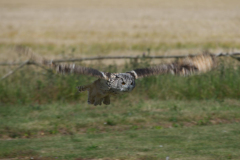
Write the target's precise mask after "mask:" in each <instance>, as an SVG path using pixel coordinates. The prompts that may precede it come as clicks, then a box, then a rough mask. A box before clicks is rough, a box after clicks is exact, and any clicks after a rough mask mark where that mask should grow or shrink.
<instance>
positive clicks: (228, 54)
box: [0, 53, 240, 66]
mask: <svg viewBox="0 0 240 160" xmlns="http://www.w3.org/2000/svg"><path fill="white" fill-rule="evenodd" d="M197 55H198V54H192V55H191V56H192V57H194V56H197ZM212 55H213V56H216V57H223V56H236V55H240V53H218V54H212ZM188 56H189V54H188V55H172V56H144V55H143V56H104V57H89V58H75V59H56V60H52V61H49V64H52V63H60V62H81V61H91V60H103V59H138V58H145V59H165V58H185V57H188ZM21 64H22V62H20V63H0V66H8V65H21ZM31 64H34V63H28V64H27V65H31Z"/></svg>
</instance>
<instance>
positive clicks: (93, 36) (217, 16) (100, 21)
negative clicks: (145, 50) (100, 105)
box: [0, 0, 240, 57]
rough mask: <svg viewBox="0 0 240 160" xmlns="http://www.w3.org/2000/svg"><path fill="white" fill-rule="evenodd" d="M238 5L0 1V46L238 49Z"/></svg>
mask: <svg viewBox="0 0 240 160" xmlns="http://www.w3.org/2000/svg"><path fill="white" fill-rule="evenodd" d="M239 5H240V1H239V0H211V1H208V0H202V1H192V0H177V1H176V0H169V1H167V0H148V1H145V0H122V1H112V0H101V1H98V0H68V1H67V0H41V1H32V0H18V1H16V0H0V18H1V23H0V30H1V32H0V44H1V45H2V46H6V45H10V46H11V47H12V45H16V44H27V45H35V46H38V45H54V46H55V53H59V52H60V51H61V50H66V46H70V45H75V46H78V45H80V44H81V45H83V47H80V48H79V49H78V50H77V51H78V53H81V55H85V56H86V54H87V50H88V46H94V45H97V46H100V48H101V46H104V47H108V46H107V45H110V46H111V47H112V49H108V51H106V49H104V48H103V49H102V50H101V49H97V50H91V52H92V54H104V53H105V52H107V54H111V55H116V54H118V55H119V54H122V55H127V54H132V55H136V54H139V51H140V50H141V49H142V48H141V46H144V45H146V46H154V47H155V48H157V47H158V46H159V45H169V46H170V48H171V46H176V45H178V44H181V45H186V46H190V47H180V48H177V47H173V49H171V50H169V48H168V49H162V48H161V49H155V52H154V53H153V54H155V55H159V54H182V53H184V54H186V53H193V52H194V53H196V52H201V50H202V49H203V47H202V46H206V44H210V47H209V48H210V49H211V46H212V45H214V48H213V49H212V50H213V51H216V52H217V51H223V50H224V49H226V48H225V47H224V46H227V48H234V49H238V48H239V45H238V43H240V30H239V26H240V10H239ZM63 45H64V46H65V48H64V47H63V48H61V46H63ZM59 46H60V47H59ZM136 46H137V47H139V48H140V49H138V50H135V49H134V47H136ZM6 48H9V46H7V47H1V48H0V51H1V52H5V53H6V51H7V49H6ZM59 48H60V49H59ZM81 48H83V49H81ZM84 48H85V49H84ZM119 48H120V49H119ZM35 51H37V52H40V53H41V54H51V52H50V51H51V50H50V51H48V50H43V49H42V50H41V49H39V48H37V47H36V48H35ZM49 52H50V53H49ZM88 54H89V53H88ZM81 55H80V56H81ZM0 57H4V56H0ZM78 57H79V55H78Z"/></svg>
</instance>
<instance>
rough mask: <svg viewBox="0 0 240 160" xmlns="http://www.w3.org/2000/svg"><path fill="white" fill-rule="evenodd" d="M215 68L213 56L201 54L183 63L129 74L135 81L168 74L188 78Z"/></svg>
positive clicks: (144, 69) (134, 71)
mask: <svg viewBox="0 0 240 160" xmlns="http://www.w3.org/2000/svg"><path fill="white" fill-rule="evenodd" d="M215 66H216V61H215V58H214V57H213V56H212V55H210V54H201V55H199V56H196V57H187V58H184V59H183V60H181V61H177V62H173V63H169V64H161V65H158V66H154V67H149V68H140V69H135V70H132V71H130V72H128V73H130V74H132V75H133V76H134V77H135V79H138V78H142V77H147V76H152V75H158V74H166V73H172V74H174V75H184V76H187V75H192V74H198V73H204V72H207V71H210V70H211V69H212V68H214V67H215Z"/></svg>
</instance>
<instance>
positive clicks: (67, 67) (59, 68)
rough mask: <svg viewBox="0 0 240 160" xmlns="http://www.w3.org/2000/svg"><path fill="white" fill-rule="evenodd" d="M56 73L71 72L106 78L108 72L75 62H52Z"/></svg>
mask: <svg viewBox="0 0 240 160" xmlns="http://www.w3.org/2000/svg"><path fill="white" fill-rule="evenodd" d="M53 67H54V68H55V69H56V72H57V73H63V74H64V73H73V74H83V75H88V76H93V77H96V78H101V79H106V80H108V78H109V75H110V73H104V72H101V71H99V70H97V69H93V68H88V67H83V66H79V65H75V64H53Z"/></svg>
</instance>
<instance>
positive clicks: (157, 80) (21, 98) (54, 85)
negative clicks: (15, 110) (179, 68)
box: [0, 59, 240, 104]
mask: <svg viewBox="0 0 240 160" xmlns="http://www.w3.org/2000/svg"><path fill="white" fill-rule="evenodd" d="M230 62H231V63H233V62H234V61H233V60H232V61H230ZM150 63H151V62H150V61H149V60H146V59H142V60H141V61H140V62H138V63H135V62H134V61H130V62H128V63H127V62H126V63H125V64H124V65H122V66H116V65H104V64H103V63H102V62H98V63H95V64H94V65H87V66H90V67H93V68H98V69H99V70H102V71H109V72H126V71H129V70H132V68H139V67H147V66H149V65H150ZM81 65H83V66H86V64H81ZM94 80H96V79H95V78H92V77H88V76H84V75H66V76H62V75H56V74H52V73H48V72H46V71H43V70H39V69H36V68H35V67H33V66H30V67H25V68H24V69H22V70H20V71H19V72H17V73H16V74H14V75H12V76H11V77H9V78H8V79H5V80H3V81H1V82H0V102H1V103H3V104H35V103H38V104H44V103H49V102H54V101H63V102H64V101H72V102H77V101H80V102H85V101H86V99H87V93H86V92H83V93H78V92H77V89H76V87H77V86H79V85H86V84H88V83H90V82H93V81H94ZM239 81H240V67H239V65H238V64H236V65H231V64H229V63H227V64H221V63H220V65H219V67H218V68H216V69H215V70H214V71H211V72H208V73H206V74H201V75H195V76H189V77H179V76H172V75H159V76H152V77H148V78H143V79H139V80H136V88H135V89H134V91H133V92H132V93H131V94H126V95H122V96H118V98H115V99H119V100H122V99H126V100H128V101H130V100H133V99H136V98H137V99H153V100H154V99H162V100H168V99H179V100H204V99H220V100H221V99H224V98H231V99H239V97H240V92H239V88H240V83H239Z"/></svg>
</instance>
